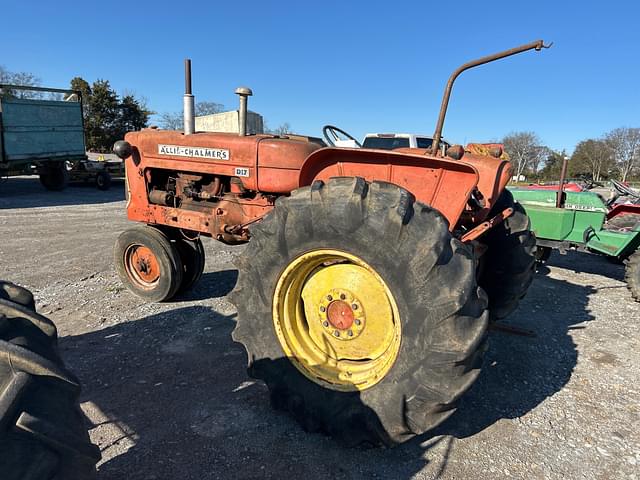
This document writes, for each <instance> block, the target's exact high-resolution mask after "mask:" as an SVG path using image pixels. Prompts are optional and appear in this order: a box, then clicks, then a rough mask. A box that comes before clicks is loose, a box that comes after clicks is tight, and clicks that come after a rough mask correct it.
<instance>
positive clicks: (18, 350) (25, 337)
mask: <svg viewBox="0 0 640 480" xmlns="http://www.w3.org/2000/svg"><path fill="white" fill-rule="evenodd" d="M56 342H57V333H56V327H55V326H54V325H53V323H51V321H50V320H49V319H47V318H45V317H43V316H42V315H39V314H37V313H36V312H35V310H34V309H33V296H32V295H31V293H30V292H28V291H27V290H25V289H23V288H20V287H17V286H15V285H13V284H11V283H7V282H0V392H1V393H0V478H2V480H14V479H15V480H17V479H21V480H22V479H33V480H36V479H37V480H40V479H54V478H55V479H72V480H80V479H83V480H84V479H88V478H93V477H94V474H95V464H96V462H97V461H98V460H99V459H100V451H99V450H98V448H97V447H96V446H95V445H92V444H91V442H90V441H89V436H88V434H87V429H86V427H85V425H84V417H83V415H82V412H81V411H80V407H79V404H78V395H79V393H80V384H79V382H78V380H77V378H76V377H75V376H74V375H73V374H72V373H70V372H69V371H68V370H67V369H66V368H65V367H64V364H63V362H62V360H61V359H60V357H59V356H58V353H57V351H56Z"/></svg>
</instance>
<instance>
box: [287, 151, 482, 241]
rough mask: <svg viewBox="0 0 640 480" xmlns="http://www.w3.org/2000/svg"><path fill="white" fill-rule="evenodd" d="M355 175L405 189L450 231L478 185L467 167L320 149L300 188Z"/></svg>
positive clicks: (436, 160) (393, 154)
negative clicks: (439, 216)
mask: <svg viewBox="0 0 640 480" xmlns="http://www.w3.org/2000/svg"><path fill="white" fill-rule="evenodd" d="M338 176H359V177H363V178H364V179H365V180H369V181H373V180H383V181H387V182H391V183H394V184H396V185H399V186H401V187H404V188H406V189H407V190H408V191H410V192H411V193H412V194H413V195H415V197H416V199H417V200H419V201H420V202H423V203H425V204H427V205H430V206H432V207H433V208H435V209H437V210H439V211H440V212H441V213H442V214H443V215H444V216H445V218H446V219H447V220H448V221H449V225H450V229H451V230H452V229H453V228H454V227H455V225H456V223H457V222H458V219H459V218H460V215H461V213H462V211H463V210H464V208H465V206H466V204H467V200H468V198H469V195H470V194H471V191H472V190H473V188H474V187H475V186H476V185H477V183H478V172H477V170H476V169H475V168H474V167H473V166H471V165H468V164H465V163H462V162H456V161H451V160H446V159H442V158H435V157H428V156H424V155H409V154H406V153H397V152H394V151H391V152H388V151H384V152H383V151H380V150H366V149H350V148H349V149H347V148H324V149H322V150H318V151H317V152H315V153H313V154H312V155H311V156H310V157H309V158H308V159H307V161H306V162H305V164H304V165H303V167H302V169H301V171H300V181H299V183H300V186H304V185H310V184H311V183H313V181H314V180H325V181H326V180H328V179H329V178H331V177H338Z"/></svg>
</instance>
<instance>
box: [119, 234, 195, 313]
mask: <svg viewBox="0 0 640 480" xmlns="http://www.w3.org/2000/svg"><path fill="white" fill-rule="evenodd" d="M114 257H115V264H116V270H117V272H118V275H119V276H120V280H122V283H123V284H124V285H125V286H126V287H127V288H128V289H129V290H131V291H132V292H133V293H135V294H137V295H139V296H140V297H142V298H144V299H145V300H148V301H150V302H162V301H165V300H169V299H170V298H172V297H173V296H174V295H175V294H176V293H177V292H178V289H179V288H180V285H181V284H182V279H183V275H184V266H183V264H182V260H181V258H180V253H179V252H178V248H177V247H176V244H175V242H172V241H171V240H170V239H169V237H168V236H167V235H165V234H164V233H163V232H162V231H160V230H159V229H157V228H154V227H151V226H138V227H134V228H131V229H129V230H125V231H124V232H122V233H121V234H120V236H119V237H118V240H117V241H116V246H115V249H114Z"/></svg>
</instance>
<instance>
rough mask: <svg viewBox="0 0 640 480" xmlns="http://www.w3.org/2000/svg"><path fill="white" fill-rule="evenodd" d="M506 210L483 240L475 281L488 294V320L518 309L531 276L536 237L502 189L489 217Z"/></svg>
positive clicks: (511, 199) (514, 202) (523, 215)
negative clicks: (480, 265) (506, 215)
mask: <svg viewBox="0 0 640 480" xmlns="http://www.w3.org/2000/svg"><path fill="white" fill-rule="evenodd" d="M506 208H513V210H514V212H513V215H511V216H510V217H509V218H507V219H506V220H505V221H504V222H502V223H501V224H499V225H496V226H495V227H494V228H492V229H491V230H489V232H487V235H486V237H485V242H486V243H487V245H488V246H489V250H488V251H487V253H486V257H485V258H484V260H483V261H484V268H483V272H482V275H481V277H480V282H479V283H480V285H481V286H482V288H484V289H485V290H486V292H487V294H488V295H489V312H490V319H491V321H496V320H500V319H502V318H505V317H507V316H509V315H510V314H511V313H512V312H513V311H514V310H515V309H516V308H517V307H518V303H520V300H521V299H522V298H523V297H524V296H525V295H526V294H527V290H528V289H529V286H530V285H531V282H532V281H533V277H534V275H535V263H536V255H535V252H536V237H535V235H534V234H533V232H532V231H531V230H530V227H531V223H530V221H529V217H528V216H527V213H526V211H525V210H524V208H523V207H522V205H520V204H519V203H518V202H516V201H515V200H514V198H513V195H512V194H511V192H509V191H508V190H505V191H504V192H502V194H501V195H500V198H499V199H498V201H497V202H496V205H495V206H494V207H493V210H492V212H491V213H490V214H489V215H490V216H491V215H497V214H498V213H499V212H501V211H503V210H505V209H506Z"/></svg>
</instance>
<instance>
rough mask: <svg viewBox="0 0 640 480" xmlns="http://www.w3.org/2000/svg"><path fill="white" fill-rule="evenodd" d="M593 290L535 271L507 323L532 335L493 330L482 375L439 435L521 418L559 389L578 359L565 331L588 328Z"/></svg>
mask: <svg viewBox="0 0 640 480" xmlns="http://www.w3.org/2000/svg"><path fill="white" fill-rule="evenodd" d="M595 292H596V290H595V289H594V288H592V287H590V286H581V285H575V284H572V283H569V282H566V281H563V280H557V279H554V278H551V277H548V276H544V275H540V274H538V275H537V276H536V279H535V280H534V283H533V286H532V288H531V289H530V290H529V293H528V295H527V297H526V298H525V300H524V301H523V302H522V303H521V305H520V308H519V309H518V310H517V311H516V313H514V314H513V316H512V317H510V318H509V319H508V320H507V322H505V323H508V324H509V325H513V326H517V327H520V328H525V329H528V330H533V331H534V332H535V333H536V337H535V338H530V337H523V336H516V335H509V334H505V333H502V332H491V335H490V344H489V350H488V352H487V354H486V356H485V366H484V369H483V371H482V373H481V375H480V378H479V379H478V381H477V382H476V384H475V385H474V386H473V387H472V389H471V390H470V391H469V392H468V393H467V395H465V396H464V397H463V398H462V401H461V402H460V405H459V408H458V410H457V411H456V413H455V414H454V415H452V416H451V417H450V418H449V419H448V420H447V421H446V422H445V423H444V424H442V425H441V426H440V427H439V428H437V429H436V430H435V431H434V433H435V434H437V435H453V436H454V437H456V438H465V437H468V436H471V435H474V434H476V433H478V432H480V431H482V430H484V429H485V428H487V427H489V426H491V425H493V424H494V423H495V422H497V421H498V420H500V419H502V418H508V419H513V418H518V417H522V416H523V415H525V414H526V413H528V412H529V411H531V410H532V409H534V408H535V407H536V406H538V405H539V404H540V403H541V402H543V401H544V400H545V399H547V398H549V397H551V396H552V395H554V394H555V393H557V392H559V391H560V390H561V389H562V388H563V387H564V386H565V385H566V384H567V382H568V381H569V379H570V378H571V374H572V372H573V369H574V367H575V366H576V364H577V361H578V351H577V350H576V344H575V343H574V342H573V339H572V338H571V337H570V336H569V331H570V330H573V329H575V328H576V325H578V324H581V325H580V326H579V327H578V328H588V325H582V324H583V323H584V322H589V321H591V320H594V318H595V317H594V316H593V315H592V314H591V313H590V311H589V307H588V301H589V295H591V294H593V293H595Z"/></svg>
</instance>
